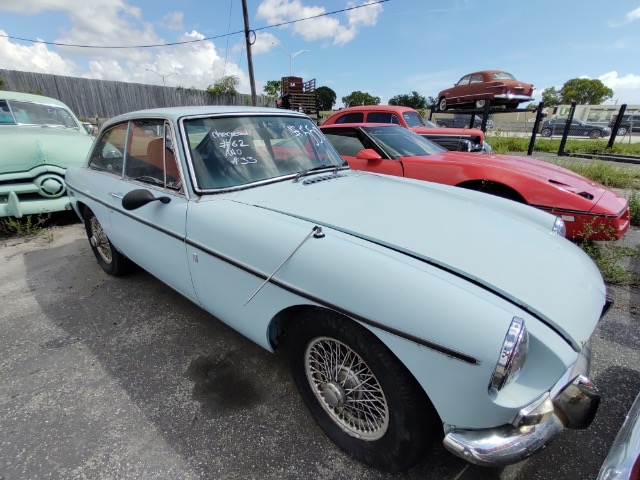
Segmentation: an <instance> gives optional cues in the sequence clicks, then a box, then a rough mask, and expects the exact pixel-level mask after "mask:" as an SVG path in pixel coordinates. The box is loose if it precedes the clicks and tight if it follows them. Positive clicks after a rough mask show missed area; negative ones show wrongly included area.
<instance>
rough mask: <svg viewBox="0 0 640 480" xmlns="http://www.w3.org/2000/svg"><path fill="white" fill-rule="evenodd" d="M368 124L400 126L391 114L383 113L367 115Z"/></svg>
mask: <svg viewBox="0 0 640 480" xmlns="http://www.w3.org/2000/svg"><path fill="white" fill-rule="evenodd" d="M367 122H368V123H393V124H394V125H400V120H398V117H396V116H395V115H394V114H393V113H385V112H371V113H370V114H369V115H367Z"/></svg>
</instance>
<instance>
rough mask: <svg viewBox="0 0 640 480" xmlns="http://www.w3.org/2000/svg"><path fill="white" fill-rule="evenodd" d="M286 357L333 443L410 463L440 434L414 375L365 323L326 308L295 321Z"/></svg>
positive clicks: (366, 455)
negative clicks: (359, 322)
mask: <svg viewBox="0 0 640 480" xmlns="http://www.w3.org/2000/svg"><path fill="white" fill-rule="evenodd" d="M286 345H287V357H288V360H289V366H290V369H291V375H292V377H293V380H294V383H295V384H296V387H297V388H298V391H299V392H300V395H301V396H302V398H303V400H304V402H305V404H306V405H307V408H308V409H309V411H310V412H311V415H312V416H313V417H314V419H315V420H316V422H317V423H318V425H319V426H320V428H321V429H322V430H323V431H324V433H325V434H326V435H327V437H329V439H331V440H332V441H333V442H334V443H335V444H336V445H338V446H339V447H340V448H342V449H343V450H344V451H345V452H347V453H349V454H350V455H352V456H354V457H355V458H357V459H358V460H360V461H362V462H364V463H366V464H368V465H371V466H374V467H376V468H380V469H384V470H389V471H402V470H406V469H408V468H410V467H412V466H414V465H415V464H416V463H417V462H418V461H419V460H420V459H421V457H422V456H423V455H424V453H425V452H426V450H427V448H428V447H429V446H430V445H431V444H432V443H433V441H434V440H435V438H436V437H437V434H442V431H441V427H440V422H439V420H438V416H437V414H436V412H435V409H434V408H433V406H432V405H431V403H430V401H429V399H428V397H427V396H426V395H425V394H424V392H423V390H422V389H421V387H420V386H419V385H418V383H417V382H416V380H415V379H414V378H413V377H412V376H411V375H410V374H409V372H408V371H407V370H406V368H405V367H404V366H403V365H402V364H401V363H400V362H399V360H398V359H397V358H396V357H395V356H394V355H393V354H392V353H391V352H390V351H389V350H388V349H387V347H386V346H385V345H383V344H382V343H381V342H380V340H378V338H377V337H376V336H375V335H373V334H372V333H371V332H370V331H369V330H367V329H365V328H364V327H362V326H360V325H359V324H357V323H356V322H354V321H351V320H348V319H345V318H341V317H338V316H336V315H333V314H331V313H329V312H326V313H317V314H314V315H307V316H305V317H303V318H299V319H296V320H294V321H293V323H292V324H291V325H290V327H289V330H288V332H287V343H286Z"/></svg>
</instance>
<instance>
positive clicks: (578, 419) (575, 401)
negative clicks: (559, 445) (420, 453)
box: [443, 344, 600, 467]
mask: <svg viewBox="0 0 640 480" xmlns="http://www.w3.org/2000/svg"><path fill="white" fill-rule="evenodd" d="M590 358H591V348H590V345H589V344H587V345H585V347H584V348H583V349H582V351H581V352H580V355H579V356H578V359H577V360H576V362H575V364H574V365H573V366H572V368H571V369H570V370H569V371H568V372H567V375H564V376H563V377H562V379H561V380H560V382H558V384H557V385H556V386H555V387H554V388H553V389H551V392H550V393H547V394H545V395H544V396H543V397H541V398H539V399H537V400H536V401H535V402H533V403H532V404H530V405H528V406H527V407H525V408H523V409H522V410H521V411H520V413H519V414H518V416H517V417H516V419H515V420H514V421H513V423H512V424H509V425H503V426H501V427H497V428H492V429H487V430H453V431H451V432H449V433H448V434H447V435H446V436H445V438H444V441H443V443H444V446H445V448H446V449H447V450H449V451H450V452H452V453H453V454H455V455H457V456H459V457H461V458H463V459H465V460H467V461H468V462H471V463H475V464H477V465H484V466H490V467H498V466H504V465H509V464H511V463H517V462H519V461H521V460H524V459H525V458H527V457H529V456H531V455H532V454H533V453H535V452H536V451H538V450H540V449H541V448H543V447H544V446H545V445H547V444H548V443H549V442H550V441H551V440H553V439H554V438H555V437H556V436H558V434H559V433H560V432H562V430H564V428H586V427H588V426H589V424H591V422H592V420H593V418H594V417H595V414H596V411H597V409H598V405H599V404H600V395H599V394H598V391H597V390H596V388H595V386H594V385H593V383H591V381H589V379H588V378H587V377H586V375H587V374H588V373H589V363H590ZM567 378H569V379H570V381H569V382H567Z"/></svg>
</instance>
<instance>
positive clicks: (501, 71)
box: [463, 70, 511, 77]
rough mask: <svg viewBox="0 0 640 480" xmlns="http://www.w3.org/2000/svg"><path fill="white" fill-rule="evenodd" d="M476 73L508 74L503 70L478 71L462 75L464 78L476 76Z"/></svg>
mask: <svg viewBox="0 0 640 480" xmlns="http://www.w3.org/2000/svg"><path fill="white" fill-rule="evenodd" d="M478 73H488V74H491V73H509V72H507V71H505V70H478V71H477V72H471V73H466V74H464V75H463V77H466V76H467V75H476V74H478ZM509 75H511V74H510V73H509Z"/></svg>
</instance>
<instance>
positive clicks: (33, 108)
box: [0, 100, 80, 129]
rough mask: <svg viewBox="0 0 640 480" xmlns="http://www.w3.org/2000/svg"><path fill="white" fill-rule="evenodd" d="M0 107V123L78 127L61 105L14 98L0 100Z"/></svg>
mask: <svg viewBox="0 0 640 480" xmlns="http://www.w3.org/2000/svg"><path fill="white" fill-rule="evenodd" d="M0 107H1V110H2V120H1V122H0V123H5V124H9V123H11V124H22V125H47V126H50V127H62V128H78V129H79V128H80V126H79V125H78V123H77V122H76V121H75V120H74V118H73V116H72V115H71V113H69V111H67V110H66V109H64V108H62V107H56V106H52V105H42V104H40V103H32V102H18V101H15V100H6V101H2V103H1V105H0Z"/></svg>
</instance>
